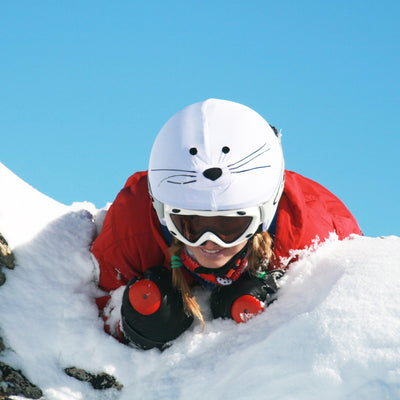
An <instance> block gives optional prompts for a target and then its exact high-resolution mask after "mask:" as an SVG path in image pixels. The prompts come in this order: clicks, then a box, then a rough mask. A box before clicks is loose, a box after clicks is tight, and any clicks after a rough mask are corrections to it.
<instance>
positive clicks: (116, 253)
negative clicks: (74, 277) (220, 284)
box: [91, 173, 168, 338]
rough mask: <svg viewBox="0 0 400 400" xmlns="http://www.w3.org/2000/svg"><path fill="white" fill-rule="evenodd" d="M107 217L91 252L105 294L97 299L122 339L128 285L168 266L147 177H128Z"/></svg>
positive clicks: (109, 327)
mask: <svg viewBox="0 0 400 400" xmlns="http://www.w3.org/2000/svg"><path fill="white" fill-rule="evenodd" d="M128 182H129V183H130V185H126V186H125V187H124V188H123V189H122V190H121V191H120V193H119V194H118V196H117V197H116V199H115V201H114V202H113V204H112V205H111V207H110V209H109V210H108V212H107V215H106V217H105V220H104V223H103V227H102V230H101V232H100V234H99V236H98V237H97V238H96V240H95V241H94V243H93V245H92V248H91V252H92V254H93V255H94V257H95V258H96V260H97V262H98V264H99V271H100V274H99V283H98V285H99V287H100V288H101V289H102V290H103V291H104V292H105V295H104V296H102V297H99V298H97V299H96V303H97V305H98V308H99V310H100V314H101V316H102V317H103V319H104V321H105V329H106V331H107V332H109V333H111V334H113V335H114V336H116V337H117V338H120V334H119V332H118V329H117V328H118V323H119V317H120V302H121V301H122V294H121V293H122V292H123V289H124V288H125V286H126V284H127V283H128V282H129V281H130V280H131V279H132V278H133V277H134V276H136V277H138V278H141V277H142V276H143V273H144V271H145V270H146V269H148V268H150V267H153V266H156V265H166V264H168V260H166V254H168V248H167V246H166V244H165V243H164V241H163V238H162V235H161V231H159V227H158V225H157V221H158V220H157V221H156V216H155V217H154V215H153V214H155V212H153V210H152V206H151V201H150V197H149V195H148V190H147V177H146V175H144V174H143V173H137V174H135V175H133V177H131V178H129V180H128Z"/></svg>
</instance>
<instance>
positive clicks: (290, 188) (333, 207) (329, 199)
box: [272, 171, 362, 268]
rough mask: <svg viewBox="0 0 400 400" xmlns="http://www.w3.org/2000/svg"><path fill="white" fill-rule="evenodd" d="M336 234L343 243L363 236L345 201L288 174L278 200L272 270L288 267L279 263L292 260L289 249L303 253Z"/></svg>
mask: <svg viewBox="0 0 400 400" xmlns="http://www.w3.org/2000/svg"><path fill="white" fill-rule="evenodd" d="M330 233H335V234H337V236H338V238H339V239H340V240H342V239H345V238H346V237H348V236H349V235H351V234H353V233H354V234H358V235H361V234H362V233H361V230H360V228H359V226H358V223H357V221H356V219H355V218H354V216H353V215H352V214H351V212H350V211H349V210H348V209H347V207H346V206H345V205H344V204H343V202H342V201H341V200H340V199H339V198H337V197H336V196H335V195H334V194H332V193H331V192H330V191H329V190H327V189H326V188H325V187H323V186H322V185H320V184H319V183H317V182H314V181H312V180H310V179H308V178H305V177H303V176H301V175H299V174H296V173H295V172H291V171H286V177H285V188H284V192H283V194H282V197H281V200H280V201H279V207H278V217H277V227H276V235H275V242H274V253H275V255H276V256H277V258H276V260H275V263H274V265H273V266H272V268H282V267H285V266H287V264H285V263H286V261H285V263H284V264H282V263H281V262H280V261H279V260H284V259H290V260H291V261H294V260H295V259H296V258H291V257H290V250H302V249H304V248H305V247H309V246H311V245H312V244H313V241H314V240H315V239H316V238H317V237H318V239H319V241H320V242H324V241H325V240H326V239H328V238H329V235H330Z"/></svg>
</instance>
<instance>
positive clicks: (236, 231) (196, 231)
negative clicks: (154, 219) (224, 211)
mask: <svg viewBox="0 0 400 400" xmlns="http://www.w3.org/2000/svg"><path fill="white" fill-rule="evenodd" d="M170 217H171V220H172V222H173V223H174V225H175V227H176V229H178V231H179V233H180V234H181V235H182V236H183V237H184V238H185V239H186V240H188V241H189V242H191V243H195V242H196V241H197V240H199V239H200V237H201V236H202V235H203V234H204V233H206V232H212V233H214V234H215V235H217V236H218V237H219V238H220V239H221V240H222V241H223V242H225V243H232V242H234V241H235V240H237V239H238V238H239V237H240V236H241V235H243V234H244V233H245V232H246V230H247V228H248V227H249V226H250V224H251V222H252V220H253V217H250V216H243V217H227V216H215V217H205V216H200V215H179V214H170Z"/></svg>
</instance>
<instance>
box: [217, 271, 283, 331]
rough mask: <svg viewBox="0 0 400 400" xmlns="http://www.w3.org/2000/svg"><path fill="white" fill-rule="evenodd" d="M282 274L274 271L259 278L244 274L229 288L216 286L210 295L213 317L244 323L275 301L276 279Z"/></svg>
mask: <svg viewBox="0 0 400 400" xmlns="http://www.w3.org/2000/svg"><path fill="white" fill-rule="evenodd" d="M283 274H284V272H283V271H282V270H274V271H269V272H267V273H266V275H265V277H262V278H259V277H255V276H252V275H250V274H249V273H245V274H243V276H242V277H241V278H240V279H239V280H238V281H236V282H234V283H232V284H231V285H229V286H218V287H217V288H216V289H214V290H213V292H212V293H211V300H210V302H211V311H212V314H213V317H214V318H232V319H234V320H235V321H236V322H238V323H239V322H246V321H247V320H249V319H250V318H252V317H253V316H254V315H256V314H258V313H260V312H262V311H263V310H264V308H265V307H267V306H268V305H269V304H271V303H272V302H273V301H274V300H275V299H276V292H277V291H278V289H279V283H278V279H279V278H281V277H282V276H283Z"/></svg>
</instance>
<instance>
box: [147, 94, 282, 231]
mask: <svg viewBox="0 0 400 400" xmlns="http://www.w3.org/2000/svg"><path fill="white" fill-rule="evenodd" d="M283 183H284V159H283V153H282V147H281V141H280V137H279V135H276V134H275V132H274V130H273V129H272V128H271V127H270V125H269V124H268V123H267V122H266V121H265V120H264V118H262V117H261V116H260V115H259V114H258V113H257V112H255V111H254V110H252V109H250V108H249V107H246V106H244V105H242V104H238V103H235V102H232V101H227V100H219V99H208V100H206V101H203V102H199V103H195V104H192V105H190V106H188V107H186V108H184V109H183V110H181V111H179V112H178V113H177V114H175V115H174V116H173V117H172V118H170V119H169V120H168V121H167V123H166V124H165V125H164V126H163V127H162V129H161V131H160V132H159V134H158V136H157V138H156V140H155V142H154V144H153V148H152V151H151V155H150V162H149V189H150V193H151V196H152V198H153V204H154V207H155V209H156V211H157V214H158V216H159V218H160V220H161V222H165V221H164V206H165V205H168V206H171V207H174V208H177V209H185V210H191V211H204V212H207V211H209V212H212V214H218V211H230V210H240V209H246V208H249V207H254V206H260V210H261V213H262V216H261V222H262V223H263V224H264V225H263V227H264V229H267V228H268V226H269V224H270V223H271V221H272V218H273V217H274V214H275V211H276V208H277V203H278V201H279V198H280V196H281V194H282V190H283Z"/></svg>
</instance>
